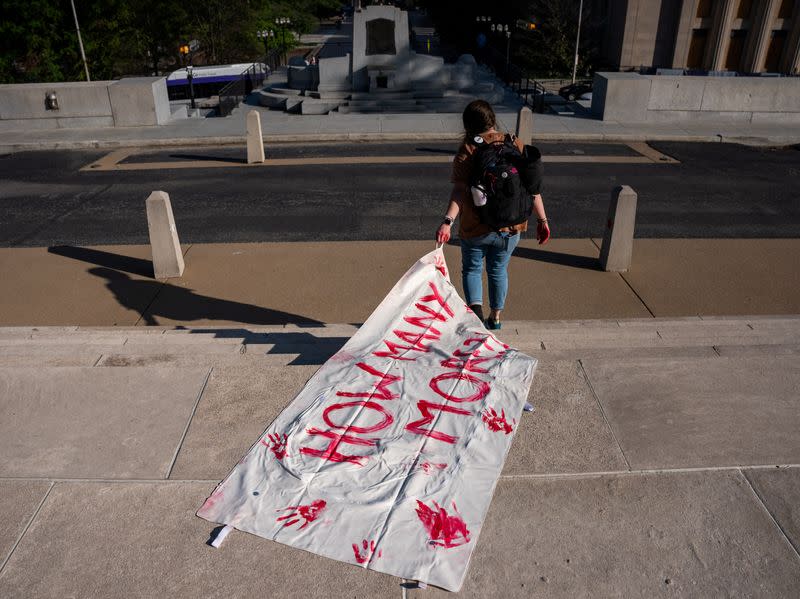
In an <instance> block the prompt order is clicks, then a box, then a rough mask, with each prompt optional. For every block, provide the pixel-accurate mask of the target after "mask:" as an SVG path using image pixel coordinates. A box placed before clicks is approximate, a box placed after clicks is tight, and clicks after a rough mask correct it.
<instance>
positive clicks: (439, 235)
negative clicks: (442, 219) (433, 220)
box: [436, 223, 450, 243]
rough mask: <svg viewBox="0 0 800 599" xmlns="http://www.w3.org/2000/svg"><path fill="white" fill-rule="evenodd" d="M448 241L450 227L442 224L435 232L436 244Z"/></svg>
mask: <svg viewBox="0 0 800 599" xmlns="http://www.w3.org/2000/svg"><path fill="white" fill-rule="evenodd" d="M448 241H450V225H448V224H447V223H442V224H441V225H439V229H438V230H437V231H436V243H447V242H448Z"/></svg>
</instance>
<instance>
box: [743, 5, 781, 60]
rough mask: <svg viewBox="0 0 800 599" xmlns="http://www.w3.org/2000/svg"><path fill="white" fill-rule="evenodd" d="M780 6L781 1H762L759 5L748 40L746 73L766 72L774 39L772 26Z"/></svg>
mask: <svg viewBox="0 0 800 599" xmlns="http://www.w3.org/2000/svg"><path fill="white" fill-rule="evenodd" d="M779 6H780V0H762V2H760V3H758V5H757V8H756V10H755V14H754V17H753V19H752V25H751V26H750V35H748V38H747V55H746V57H745V62H744V69H745V70H746V71H750V72H751V73H760V72H761V71H763V70H764V61H765V60H766V58H767V50H768V49H769V43H770V39H771V38H772V35H771V34H772V25H773V23H774V22H775V15H776V14H777V13H778V8H779Z"/></svg>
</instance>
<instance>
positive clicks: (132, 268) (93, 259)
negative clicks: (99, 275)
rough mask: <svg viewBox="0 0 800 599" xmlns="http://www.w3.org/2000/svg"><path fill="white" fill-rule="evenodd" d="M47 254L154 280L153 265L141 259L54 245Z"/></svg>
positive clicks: (48, 249)
mask: <svg viewBox="0 0 800 599" xmlns="http://www.w3.org/2000/svg"><path fill="white" fill-rule="evenodd" d="M47 253H48V254H55V255H57V256H64V257H65V258H72V259H73V260H80V261H81V262H88V263H89V264H94V265H95V266H103V267H105V268H111V269H113V270H118V271H122V272H127V273H130V274H132V275H138V276H140V277H147V278H148V279H153V278H155V275H154V274H153V263H152V262H151V261H150V260H144V259H143V258H133V257H131V256H122V255H120V254H112V253H111V252H104V251H103V250H94V249H90V248H83V247H75V246H72V245H54V246H52V247H49V248H47Z"/></svg>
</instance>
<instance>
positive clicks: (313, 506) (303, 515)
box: [276, 499, 327, 530]
mask: <svg viewBox="0 0 800 599" xmlns="http://www.w3.org/2000/svg"><path fill="white" fill-rule="evenodd" d="M326 505H327V504H326V503H325V500H324V499H316V500H314V501H312V502H311V503H310V504H308V505H293V506H289V507H285V508H283V509H282V510H276V511H278V512H285V511H287V510H292V511H291V512H290V513H289V514H287V515H286V516H281V517H280V518H277V520H276V521H277V522H281V521H282V520H287V522H284V523H283V525H284V526H291V525H292V524H295V523H296V522H299V521H300V519H303V520H305V522H303V525H302V526H301V527H300V528H298V529H297V530H303V529H304V528H305V527H306V526H308V525H309V524H310V523H311V522H313V521H314V520H316V519H317V518H319V515H320V513H322V510H324V509H325V506H326Z"/></svg>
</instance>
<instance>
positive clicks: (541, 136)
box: [0, 132, 800, 153]
mask: <svg viewBox="0 0 800 599" xmlns="http://www.w3.org/2000/svg"><path fill="white" fill-rule="evenodd" d="M461 136H462V134H461V133H431V132H424V133H408V132H403V133H311V134H269V133H268V134H266V135H264V143H265V144H267V145H270V144H283V143H318V142H378V141H397V142H400V141H444V142H451V141H452V142H456V141H458V140H460V139H461ZM533 141H534V142H536V141H602V142H621V143H627V142H634V141H675V142H688V143H697V142H704V143H710V142H714V143H719V142H724V143H738V144H744V145H762V146H770V145H776V146H777V145H791V144H796V143H800V136H780V137H777V136H763V137H759V136H724V135H722V134H713V135H674V134H660V133H659V134H639V133H534V137H533ZM245 144H246V138H245V136H244V135H231V136H218V137H173V138H169V139H82V140H41V141H29V142H20V143H10V144H0V152H3V153H10V152H24V151H33V150H86V149H118V148H163V147H186V146H232V145H241V146H243V147H244V146H245Z"/></svg>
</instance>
